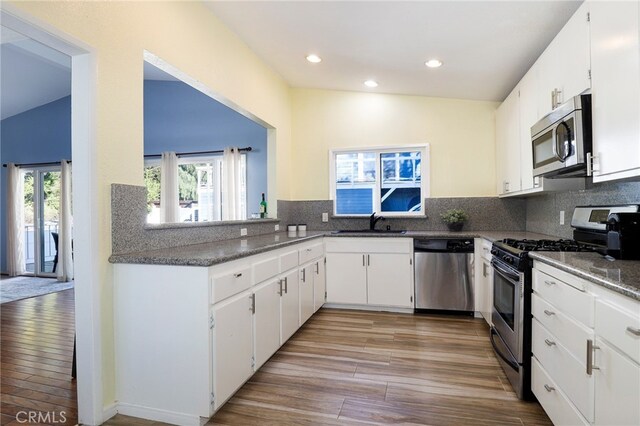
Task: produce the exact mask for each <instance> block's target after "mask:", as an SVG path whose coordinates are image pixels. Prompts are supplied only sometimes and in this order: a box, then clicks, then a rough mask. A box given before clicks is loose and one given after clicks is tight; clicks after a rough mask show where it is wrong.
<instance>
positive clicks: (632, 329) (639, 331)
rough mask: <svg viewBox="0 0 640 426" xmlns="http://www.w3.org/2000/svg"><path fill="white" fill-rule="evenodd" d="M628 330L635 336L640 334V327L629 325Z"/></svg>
mask: <svg viewBox="0 0 640 426" xmlns="http://www.w3.org/2000/svg"><path fill="white" fill-rule="evenodd" d="M627 331H628V332H629V333H631V334H633V335H634V336H640V328H635V327H631V326H629V327H627Z"/></svg>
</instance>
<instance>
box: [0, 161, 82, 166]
mask: <svg viewBox="0 0 640 426" xmlns="http://www.w3.org/2000/svg"><path fill="white" fill-rule="evenodd" d="M64 161H66V162H67V163H71V160H64ZM61 162H62V161H50V162H48V163H22V164H16V167H40V166H59V165H60V163H61ZM7 166H8V164H3V165H2V167H7Z"/></svg>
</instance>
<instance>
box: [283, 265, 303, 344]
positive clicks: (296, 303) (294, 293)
mask: <svg viewBox="0 0 640 426" xmlns="http://www.w3.org/2000/svg"><path fill="white" fill-rule="evenodd" d="M283 280H284V282H283V283H284V293H283V294H282V297H280V318H281V320H282V321H281V323H280V324H281V325H280V344H281V345H282V344H284V342H286V341H287V340H289V338H290V337H291V336H293V333H295V332H296V330H298V326H299V324H300V299H299V297H300V291H299V289H300V286H299V284H298V270H297V269H294V270H293V271H290V272H289V273H288V274H286V275H285V276H284V277H283Z"/></svg>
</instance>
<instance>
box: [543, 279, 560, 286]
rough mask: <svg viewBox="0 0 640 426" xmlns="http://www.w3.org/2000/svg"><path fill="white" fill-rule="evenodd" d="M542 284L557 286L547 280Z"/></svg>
mask: <svg viewBox="0 0 640 426" xmlns="http://www.w3.org/2000/svg"><path fill="white" fill-rule="evenodd" d="M544 283H545V284H546V285H556V284H557V283H556V282H555V281H549V280H545V281H544Z"/></svg>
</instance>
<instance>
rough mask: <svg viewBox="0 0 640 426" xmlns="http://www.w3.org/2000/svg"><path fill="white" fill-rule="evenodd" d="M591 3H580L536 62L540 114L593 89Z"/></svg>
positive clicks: (540, 115) (544, 113)
mask: <svg viewBox="0 0 640 426" xmlns="http://www.w3.org/2000/svg"><path fill="white" fill-rule="evenodd" d="M589 6H590V5H589V4H587V3H584V4H582V6H580V8H579V9H578V10H577V11H576V13H574V14H573V16H572V17H571V19H569V21H568V22H567V23H566V24H565V26H564V27H563V28H562V30H560V32H559V33H558V35H557V36H556V37H555V38H554V39H553V41H552V42H551V43H550V44H549V46H548V47H547V49H546V50H545V51H544V53H542V55H540V58H538V61H537V62H536V66H537V71H538V91H537V99H538V112H539V117H542V116H544V115H546V114H547V113H549V112H551V110H552V109H555V107H556V106H557V105H560V104H561V103H563V102H565V101H567V100H569V99H570V98H571V97H573V96H576V95H579V94H580V93H582V92H584V91H585V90H588V89H590V88H591V80H590V78H589V69H590V68H591V65H590V63H591V59H590V49H589Z"/></svg>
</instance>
